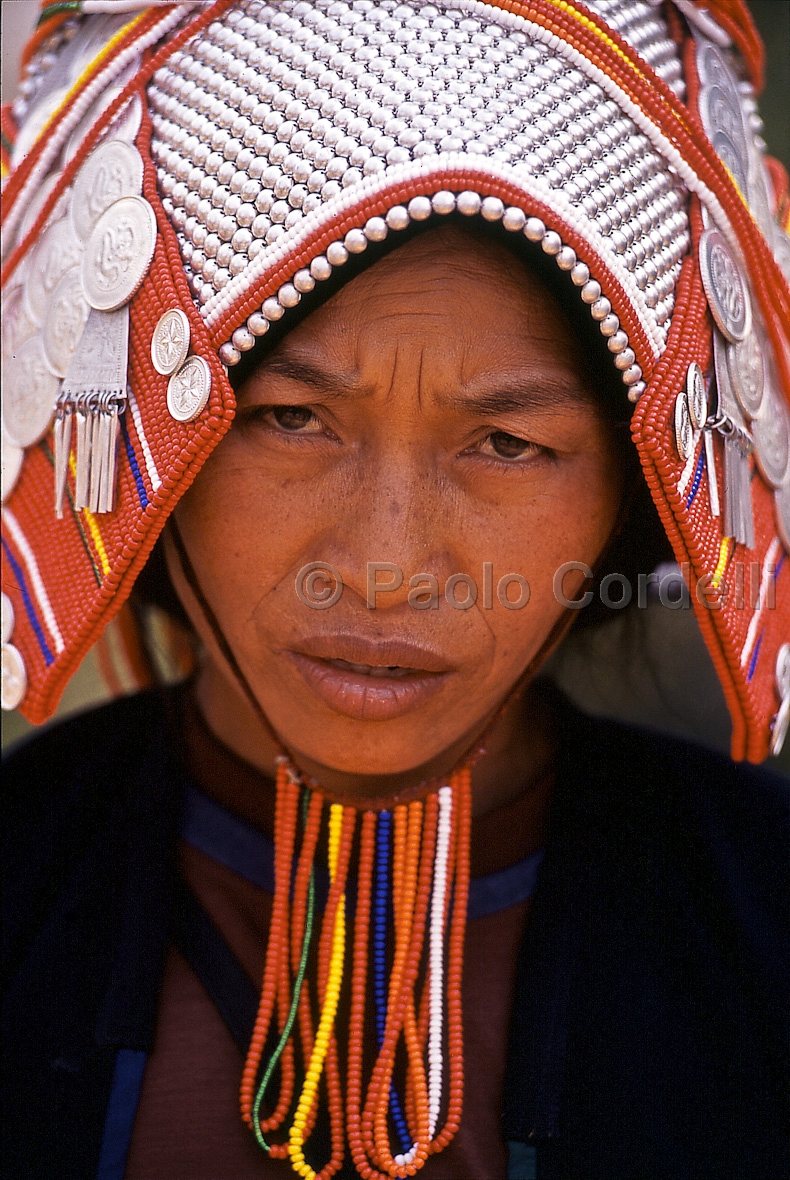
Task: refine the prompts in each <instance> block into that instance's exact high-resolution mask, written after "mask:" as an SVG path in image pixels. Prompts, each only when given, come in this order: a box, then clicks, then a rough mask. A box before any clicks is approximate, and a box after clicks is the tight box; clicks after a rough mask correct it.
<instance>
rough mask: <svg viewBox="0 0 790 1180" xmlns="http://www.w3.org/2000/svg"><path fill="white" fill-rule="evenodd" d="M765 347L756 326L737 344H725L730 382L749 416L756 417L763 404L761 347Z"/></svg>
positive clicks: (739, 402) (763, 376) (763, 384)
mask: <svg viewBox="0 0 790 1180" xmlns="http://www.w3.org/2000/svg"><path fill="white" fill-rule="evenodd" d="M766 347H767V344H766V342H765V341H764V340H761V338H760V337H759V336H758V334H757V331H756V328H754V327H753V328H752V330H751V332H750V333H749V335H748V336H745V337H744V339H743V340H741V341H740V343H739V344H728V345H727V368H728V369H729V371H730V383H731V385H732V388H733V390H734V392H735V396H736V397H737V399H738V404H739V405H740V407H741V409H742V410H743V412H744V414H747V415H748V416H749V417H750V418H757V417H759V414H760V407H761V406H762V404H763V392H764V390H765V368H764V365H763V349H764V348H766Z"/></svg>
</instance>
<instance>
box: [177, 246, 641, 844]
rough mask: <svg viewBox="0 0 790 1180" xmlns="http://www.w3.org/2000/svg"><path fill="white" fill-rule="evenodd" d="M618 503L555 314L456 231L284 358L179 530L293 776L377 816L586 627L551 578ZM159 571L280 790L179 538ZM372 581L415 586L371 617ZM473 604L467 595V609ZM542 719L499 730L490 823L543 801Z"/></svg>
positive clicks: (227, 718)
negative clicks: (420, 588) (189, 577)
mask: <svg viewBox="0 0 790 1180" xmlns="http://www.w3.org/2000/svg"><path fill="white" fill-rule="evenodd" d="M622 489H623V480H622V472H621V460H620V457H619V454H618V449H617V445H616V443H615V440H614V435H613V431H612V428H611V425H610V424H609V423H608V422H607V420H606V418H605V416H604V414H603V412H602V410H601V408H600V404H599V401H598V399H597V397H596V393H595V391H594V390H593V389H592V388H591V385H590V383H589V381H588V378H587V376H586V373H585V363H584V357H583V355H582V353H581V349H580V347H579V345H578V344H577V341H576V340H575V338H574V336H573V334H572V331H571V328H570V326H569V325H568V323H567V322H566V319H565V317H564V314H563V313H562V311H561V310H560V308H559V307H558V306H557V305H556V304H555V302H554V300H553V298H552V297H551V296H550V295H549V293H548V292H547V290H546V289H545V288H544V287H543V285H542V284H541V282H540V281H539V280H538V279H537V278H536V277H535V276H534V275H532V274H531V273H529V272H528V271H526V270H525V269H524V267H523V266H522V265H521V264H520V262H519V261H518V260H517V259H516V258H515V257H514V256H513V255H512V254H511V253H510V252H509V251H508V250H507V249H506V248H505V247H504V246H499V245H498V244H492V243H491V242H489V241H486V240H478V239H477V238H475V237H474V236H472V235H469V234H467V233H464V232H463V231H461V230H459V229H458V228H455V227H452V226H446V227H443V228H441V229H437V230H434V231H431V232H429V233H426V234H424V235H423V236H421V237H418V238H416V239H413V240H412V241H410V242H408V243H407V244H406V245H404V246H402V247H400V248H399V249H398V250H396V251H394V252H393V253H392V254H390V255H388V256H386V257H385V258H384V259H382V260H381V261H379V262H377V263H376V264H375V265H374V266H372V267H371V268H370V269H368V270H367V271H365V272H363V273H362V274H361V275H359V276H358V277H357V278H355V279H353V280H352V281H351V282H349V283H348V284H347V285H346V286H345V287H343V288H342V289H341V290H340V291H339V292H338V293H337V294H336V295H335V296H334V297H333V298H332V299H331V300H330V301H328V302H327V303H326V304H325V305H324V306H322V307H321V308H320V309H318V310H317V311H315V312H314V313H313V314H312V315H310V316H309V317H308V318H307V319H305V320H304V321H303V322H302V323H301V324H299V325H298V326H297V327H296V328H294V329H293V330H292V331H291V332H290V334H288V335H287V336H286V337H285V338H284V339H283V341H282V342H281V343H280V344H279V345H278V347H277V348H276V349H275V350H274V351H273V352H272V353H271V354H270V355H269V356H268V357H267V358H266V359H265V360H264V361H263V363H262V364H261V365H260V366H259V367H258V368H257V369H256V370H255V372H254V373H253V374H252V375H251V376H250V377H249V379H248V380H247V381H246V383H245V384H244V386H243V388H242V389H241V391H240V393H239V399H238V411H237V417H236V421H235V422H234V425H233V428H232V429H231V431H230V432H229V434H228V436H227V437H226V438H225V439H224V440H223V442H222V443H221V445H220V446H219V447H218V448H217V450H216V451H215V452H214V454H213V455H212V456H211V458H210V459H209V460H208V462H207V463H206V465H205V467H204V468H203V470H202V471H201V472H200V474H199V476H198V478H197V479H196V481H195V483H194V485H193V486H192V487H191V488H190V490H189V491H188V492H187V493H186V495H185V496H184V498H183V500H182V501H181V503H180V504H179V507H178V509H177V510H176V521H177V525H178V529H179V531H180V534H181V537H182V540H183V544H184V546H185V548H186V551H187V553H188V554H189V558H190V561H191V564H192V566H193V569H194V571H195V573H196V575H197V579H198V581H199V583H200V587H201V590H202V593H203V595H204V597H205V600H206V601H207V602H208V603H209V604H210V607H211V609H212V611H213V613H214V615H215V617H216V619H217V621H218V623H219V626H220V628H221V630H222V633H223V635H224V637H225V639H226V641H227V643H228V644H229V646H230V649H231V650H232V652H233V654H234V657H235V659H236V661H237V663H238V666H239V668H240V669H241V671H242V673H243V676H244V678H245V679H246V681H247V684H248V686H249V688H250V690H251V691H252V693H253V694H254V697H255V700H256V701H257V705H258V707H259V708H260V710H261V711H262V712H263V713H264V714H265V716H266V718H268V721H269V723H270V725H271V726H272V728H273V729H274V731H275V732H276V733H277V734H278V735H279V737H280V740H281V741H282V743H283V744H284V745H285V746H286V747H287V749H288V750H289V751H290V752H291V754H292V756H293V758H294V760H295V762H296V763H297V765H298V766H299V767H300V768H301V769H302V770H303V771H304V772H306V773H308V774H310V775H312V776H313V777H314V778H315V779H317V780H318V781H319V782H320V783H321V784H322V786H323V787H324V789H325V790H326V792H327V793H328V794H329V795H330V796H331V797H333V798H335V799H339V800H341V801H344V802H352V803H357V804H359V803H361V802H363V801H365V802H374V803H379V804H381V803H384V802H385V801H386V802H392V801H394V799H395V798H404V797H408V795H409V793H410V792H413V791H414V790H415V789H416V788H417V787H418V784H419V783H421V782H423V781H425V780H426V779H429V778H431V777H432V776H435V775H437V774H444V773H446V772H448V771H450V770H451V769H452V767H453V766H454V764H456V763H457V761H458V760H459V759H460V758H461V757H462V756H463V754H464V753H465V751H466V750H467V749H468V748H469V747H470V746H471V745H472V744H473V743H474V742H475V740H476V739H477V738H478V737H479V736H480V734H481V733H483V732H484V731H485V730H486V726H487V725H489V722H490V721H491V718H492V717H493V716H494V715H495V714H496V711H497V709H498V708H499V707H500V705H501V704H502V702H503V701H504V700H505V699H506V698H507V696H508V693H509V692H510V690H511V689H512V687H513V686H514V685H515V684H516V683H517V681H518V680H519V678H520V677H522V674H524V672H525V670H526V669H528V668H529V669H530V673H531V674H534V670H535V669H536V668H537V666H538V665H539V663H540V662H542V660H543V659H544V658H545V656H546V655H547V654H548V651H549V650H551V648H552V647H553V646H554V645H555V644H556V642H557V641H558V640H559V638H560V637H561V635H562V634H563V633H564V631H565V628H566V626H567V625H568V624H569V623H570V621H571V620H572V617H573V614H574V612H570V611H566V610H564V608H563V607H562V606H560V604H559V603H558V602H557V599H556V598H555V595H554V592H553V588H552V582H553V577H554V573H555V571H556V570H557V568H558V567H559V566H560V565H562V564H563V563H564V562H567V561H580V562H586V563H587V564H588V565H590V566H593V565H594V564H595V562H596V560H597V559H598V557H599V556H600V554H601V552H602V551H603V550H604V548H605V547H606V545H607V543H608V541H609V539H610V538H611V536H612V534H613V531H614V530H615V528H616V526H617V522H618V516H619V509H620V504H621V499H622ZM167 554H168V565H169V568H170V572H171V576H172V578H173V581H174V584H175V586H176V589H177V591H178V593H179V595H180V597H181V598H182V601H183V602H184V604H185V606H186V609H187V611H188V613H189V615H190V617H191V619H192V621H193V623H194V625H195V627H196V629H197V631H198V633H199V635H200V637H201V639H202V640H203V642H204V645H205V649H206V652H207V657H206V660H205V663H204V666H203V669H202V672H201V675H200V678H199V683H198V699H199V703H200V707H201V709H202V711H203V714H204V716H205V718H206V720H207V722H208V724H209V726H210V727H211V729H212V730H213V731H214V733H215V734H216V735H217V736H218V737H219V738H220V739H221V740H222V741H224V742H225V743H226V744H227V745H228V746H229V747H230V748H231V749H233V750H234V751H235V752H236V753H238V754H240V755H241V756H242V757H244V758H245V759H247V760H248V761H249V762H251V763H253V764H254V765H256V766H258V767H259V768H261V769H262V770H264V771H266V772H268V773H272V772H273V770H274V757H275V755H276V753H277V749H276V746H275V744H274V743H273V741H272V740H271V738H270V736H269V734H268V732H267V729H266V726H265V723H264V722H263V720H262V719H261V717H260V715H259V713H258V711H257V708H256V707H254V706H253V705H252V704H251V703H250V701H249V700H248V698H247V696H246V695H245V692H244V690H243V689H242V688H241V687H240V684H239V681H238V678H237V676H236V675H235V674H234V672H233V671H232V670H231V669H230V667H229V666H228V664H227V662H226V660H225V658H224V656H223V654H222V652H221V650H220V648H219V646H218V644H217V642H216V639H215V636H214V634H213V633H212V630H211V628H210V627H209V626H208V624H207V621H206V618H205V615H204V612H203V609H202V608H201V606H200V604H199V603H198V601H197V600H196V598H195V595H194V594H193V593H192V590H191V589H190V587H189V585H188V584H187V581H186V579H185V576H184V571H183V568H182V565H181V562H180V561H179V558H178V555H177V552H176V547H175V545H174V544H173V541H172V538H171V539H170V540H169V542H168V544H167ZM309 562H326V563H330V564H331V566H333V567H335V568H336V569H337V570H338V571H339V573H340V574H341V576H342V580H343V583H344V590H343V594H342V597H341V598H340V600H339V601H338V602H337V603H336V604H335V605H334V606H332V607H330V608H329V609H326V610H315V609H311V608H310V607H309V606H307V605H305V604H304V603H303V602H302V601H301V600H300V598H299V596H298V595H297V593H296V589H295V580H296V578H297V574H298V573H299V571H300V570H301V569H302V567H304V566H305V565H306V564H307V563H309ZM368 562H391V563H393V564H394V565H395V566H397V567H398V568H399V569H400V570H401V571H402V572H403V584H402V586H401V587H400V588H399V589H397V590H395V591H393V592H388V593H382V594H379V595H378V596H377V604H376V609H374V610H371V609H369V608H368V606H367V603H366V591H367V563H368ZM485 562H490V563H492V565H493V586H494V594H493V607H492V609H486V608H485V604H484V602H483V596H484V595H483V581H484V578H483V564H484V563H485ZM421 573H429V574H432V575H433V576H434V577H435V578H436V579H437V583H438V588H439V602H438V609H422V610H420V609H415V607H414V606H413V605H411V603H410V602H409V594H410V587H409V579H410V578H412V577H413V575H417V574H421ZM456 573H464V574H469V575H471V576H472V577H473V578H474V580H475V582H476V583H477V586H478V590H479V596H478V601H477V603H476V604H475V605H474V606H472V607H471V608H470V609H467V610H463V611H462V610H457V609H454V608H453V607H452V606H450V605H449V604H448V602H447V601H446V600H445V598H444V589H445V583H446V580H447V579H448V578H449V577H450V576H451V575H452V574H456ZM509 573H516V574H520V575H522V576H523V577H525V578H526V579H527V580H528V582H529V586H530V591H531V596H530V599H529V602H528V603H527V605H526V606H524V607H523V608H522V609H519V610H511V609H506V608H505V607H504V606H503V605H501V603H500V602H499V601H498V599H497V594H496V586H497V583H498V581H499V579H500V578H501V577H502V575H503V574H509ZM390 576H391V575H390V574H389V573H382V574H379V576H378V580H379V581H380V582H387V581H389V580H390ZM575 577H576V578H578V577H579V575H572V574H571V575H569V576H568V577H567V578H566V580H565V583H564V590H565V593H566V594H567V595H568V596H569V597H572V596H573V595H574V593H575V592H576V589H577V588H578V585H579V582H578V580H576V581H575V580H574V578H575ZM323 585H324V583H322V582H319V583H318V584H317V587H316V588H317V589H318V590H320V589H321V588H322V586H323ZM517 592H518V587H517V586H515V585H513V586H511V588H510V592H509V597H510V599H511V600H512V599H515V598H516V597H517ZM466 593H467V591H466V588H465V586H463V585H460V586H458V588H457V590H456V597H457V598H458V599H463V598H464V597H465V596H466ZM412 597H413V595H412ZM422 597H423V600H425V599H427V598H428V595H427V594H426V593H423V595H422ZM351 665H355V666H353V667H352V666H351ZM544 714H545V709H544V707H543V706H541V704H540V702H539V701H538V700H536V699H533V698H532V697H531V696H530V695H527V697H526V698H525V699H524V700H519V701H513V702H511V704H510V705H509V706H508V707H507V708H505V709H504V711H503V712H502V713H501V714H500V715H499V716H498V718H496V719H495V721H494V724H493V726H489V732H488V733H487V735H486V742H485V744H486V749H487V754H486V756H485V757H483V758H482V759H481V760H480V761H479V762H478V764H477V766H476V767H475V770H474V775H473V792H474V797H475V809H476V811H477V812H486V811H489V810H492V809H495V808H497V807H501V806H503V805H505V804H509V803H511V802H512V801H513V800H514V799H517V798H518V797H520V796H523V795H524V793H525V790H526V789H527V787H528V786H529V784H530V782H537V781H539V780H541V779H542V778H544V777H545V775H546V771H547V767H548V766H549V764H550V762H551V750H552V738H551V735H550V727H549V725H548V722H547V719H546V717H545V715H544ZM524 818H526V819H527V822H529V821H528V817H524Z"/></svg>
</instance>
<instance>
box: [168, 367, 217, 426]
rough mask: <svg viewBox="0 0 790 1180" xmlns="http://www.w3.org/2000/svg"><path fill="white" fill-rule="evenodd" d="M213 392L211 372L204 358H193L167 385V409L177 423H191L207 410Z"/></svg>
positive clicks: (174, 374)
mask: <svg viewBox="0 0 790 1180" xmlns="http://www.w3.org/2000/svg"><path fill="white" fill-rule="evenodd" d="M210 392H211V370H210V369H209V367H208V365H207V364H206V362H205V361H204V360H203V357H202V356H191V357H189V358H188V359H187V360H186V361H184V363H183V365H182V366H181V368H180V369H179V370H178V371H177V372H176V373H173V375H172V377H171V378H170V380H169V382H168V384H167V408H168V410H169V411H170V414H171V416H172V417H173V418H175V420H176V421H177V422H191V421H192V419H193V418H197V416H198V414H200V413H201V411H202V410H203V409H204V408H205V406H206V403H207V402H208V395H209V393H210Z"/></svg>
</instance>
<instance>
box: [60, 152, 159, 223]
mask: <svg viewBox="0 0 790 1180" xmlns="http://www.w3.org/2000/svg"><path fill="white" fill-rule="evenodd" d="M142 191H143V161H142V158H141V156H140V153H139V152H138V150H137V148H135V147H132V145H131V144H129V143H125V142H124V141H123V140H121V139H110V140H108V141H107V142H106V143H102V144H100V146H99V147H97V148H96V150H95V151H93V152H91V154H90V155H89V156H88V158H87V160H86V161H85V163H84V164H83V165H82V167H81V168H80V170H79V172H78V173H77V175H76V177H75V178H74V188H73V190H72V195H71V224H72V225H73V226H74V232H75V233H76V235H77V237H78V238H80V240H81V241H83V242H84V241H86V240H87V239H88V238H89V237H90V235H91V231H92V230H93V227H94V226H95V225H96V223H97V221H98V220H99V218H100V217H101V215H102V213H104V211H105V209H109V207H110V205H113V204H114V203H115V202H116V201H119V200H120V199H121V197H136V196H139V194H140V193H141V192H142Z"/></svg>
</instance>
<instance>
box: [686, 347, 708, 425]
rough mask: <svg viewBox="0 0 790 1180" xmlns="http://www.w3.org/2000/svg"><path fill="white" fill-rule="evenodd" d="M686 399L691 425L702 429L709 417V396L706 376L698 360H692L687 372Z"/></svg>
mask: <svg viewBox="0 0 790 1180" xmlns="http://www.w3.org/2000/svg"><path fill="white" fill-rule="evenodd" d="M686 400H687V402H688V409H689V414H690V415H691V425H692V426H693V427H694V429H695V430H702V428H703V426H704V425H705V422H706V421H707V418H708V396H707V394H706V392H705V378H704V377H703V376H702V369H701V368H700V367H699V365H698V364H697V362H696V361H692V363H691V364H690V365H689V367H688V372H687V373H686Z"/></svg>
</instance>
